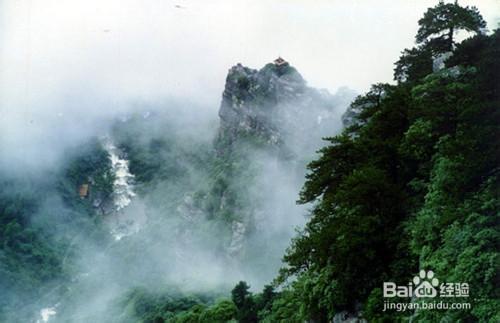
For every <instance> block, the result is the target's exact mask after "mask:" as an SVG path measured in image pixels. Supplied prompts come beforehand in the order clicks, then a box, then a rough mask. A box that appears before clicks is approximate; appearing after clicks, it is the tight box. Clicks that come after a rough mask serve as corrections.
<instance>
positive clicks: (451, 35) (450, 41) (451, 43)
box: [448, 27, 455, 52]
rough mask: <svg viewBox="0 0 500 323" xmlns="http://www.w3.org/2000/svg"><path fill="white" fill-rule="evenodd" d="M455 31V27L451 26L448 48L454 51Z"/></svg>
mask: <svg viewBox="0 0 500 323" xmlns="http://www.w3.org/2000/svg"><path fill="white" fill-rule="evenodd" d="M454 32H455V30H454V28H453V27H450V30H449V31H448V50H449V51H450V52H451V51H453V33H454Z"/></svg>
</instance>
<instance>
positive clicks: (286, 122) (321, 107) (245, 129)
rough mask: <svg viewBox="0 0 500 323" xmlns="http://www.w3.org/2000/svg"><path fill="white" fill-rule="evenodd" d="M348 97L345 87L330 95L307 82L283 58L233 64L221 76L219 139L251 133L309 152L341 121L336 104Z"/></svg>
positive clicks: (230, 140)
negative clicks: (256, 65) (253, 65)
mask: <svg viewBox="0 0 500 323" xmlns="http://www.w3.org/2000/svg"><path fill="white" fill-rule="evenodd" d="M353 96H354V93H353V92H352V91H350V90H346V89H342V90H341V91H339V93H338V95H336V96H334V95H331V94H330V93H328V91H326V90H317V89H314V88H312V87H309V86H308V85H307V83H306V81H305V80H304V78H303V77H302V76H301V75H300V73H299V72H298V71H297V70H296V69H295V68H294V67H293V66H291V65H290V64H289V63H287V62H284V63H283V62H280V63H279V64H278V63H276V62H275V63H269V64H267V65H265V66H264V67H263V68H261V69H260V70H256V69H251V68H248V67H245V66H243V65H241V64H237V65H235V66H233V67H232V68H231V69H230V70H229V72H228V75H227V78H226V86H225V89H224V93H223V95H222V103H221V106H220V110H219V116H220V130H219V138H218V142H219V143H220V142H223V143H225V144H231V143H233V142H234V141H235V140H237V138H239V137H241V136H248V135H252V136H257V137H259V138H260V139H263V140H264V141H266V142H267V143H269V144H271V145H278V146H286V147H288V148H290V149H291V150H292V151H293V152H294V153H295V154H300V151H301V150H303V149H306V150H308V151H309V152H310V151H311V148H312V147H317V146H318V145H319V142H320V141H321V137H322V136H325V135H331V134H332V133H333V132H335V128H336V127H338V126H340V118H339V117H340V113H341V112H342V110H343V107H341V106H346V105H347V104H348V102H349V101H350V100H351V99H352V97H353ZM314 143H316V144H314ZM311 144H312V146H311ZM218 148H219V149H220V148H221V145H219V146H218ZM222 148H227V145H226V146H224V145H222Z"/></svg>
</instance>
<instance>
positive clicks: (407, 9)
mask: <svg viewBox="0 0 500 323" xmlns="http://www.w3.org/2000/svg"><path fill="white" fill-rule="evenodd" d="M435 3H437V1H423V0H418V1H416V0H414V1H399V0H398V1H396V0H394V1H387V0H385V1H376V2H375V1H368V0H366V1H320V0H315V1H305V0H303V1H298V0H296V1H291V0H290V1H284V0H280V1H256V0H252V1H235V0H228V1H220V0H217V1H208V0H203V1H202V0H175V1H174V0H108V1H103V0H79V1H77V0H64V1H60V0H0V129H1V130H0V131H1V132H2V133H1V136H0V137H2V141H3V142H1V141H0V148H2V146H3V147H4V148H5V144H6V143H7V144H10V145H15V146H22V145H23V140H22V138H24V139H25V142H30V141H31V140H32V139H33V137H46V136H47V131H48V130H47V128H54V127H56V128H57V127H58V126H61V124H62V123H63V122H60V123H59V125H58V124H57V123H55V121H54V120H53V119H52V118H55V116H57V117H62V116H68V115H69V116H72V117H73V122H74V123H77V124H78V125H80V126H81V125H82V124H85V122H87V123H89V126H91V125H93V124H94V119H93V117H94V116H102V115H111V114H113V113H116V111H120V110H121V109H123V107H125V106H126V105H127V103H128V102H131V101H139V102H140V101H149V102H157V101H158V100H163V99H165V98H171V97H176V98H181V99H183V98H189V99H190V100H192V101H194V102H198V103H200V102H202V103H203V104H204V105H205V106H206V107H208V108H211V109H213V110H214V111H215V110H216V109H218V106H219V103H220V97H221V93H222V90H223V87H224V79H225V76H226V73H227V70H228V69H229V67H231V66H232V65H234V64H235V63H238V62H241V63H243V64H245V65H248V66H251V67H254V68H260V67H262V66H263V65H264V64H265V63H267V62H270V61H272V60H273V59H274V58H276V57H277V56H278V55H281V56H283V57H284V58H285V59H287V60H289V61H290V62H291V63H292V64H293V65H294V66H296V67H297V68H298V70H299V71H300V72H301V73H302V74H303V76H304V77H305V78H306V79H307V80H308V81H309V83H310V84H311V85H313V86H316V87H321V88H327V89H329V90H331V91H332V92H333V91H335V90H336V89H337V88H338V87H339V86H343V85H346V86H348V87H351V88H353V89H355V90H357V91H359V92H362V91H365V90H366V89H368V87H369V85H370V84H371V83H374V82H380V81H391V79H392V69H393V66H392V64H393V62H394V61H396V60H397V58H398V56H399V53H400V51H401V50H402V49H403V48H405V47H410V46H412V45H413V37H414V35H415V33H416V30H417V21H418V19H419V18H420V17H421V16H422V14H423V12H424V11H425V9H426V8H427V7H428V6H432V5H433V4H435ZM460 3H461V4H474V5H476V6H478V7H479V9H480V11H481V12H482V14H483V16H484V17H485V19H486V20H487V21H488V25H489V27H490V29H493V28H494V27H496V26H498V21H499V16H498V13H499V12H500V1H498V0H480V1H465V0H461V1H460ZM96 113H97V114H96ZM56 120H57V119H56ZM60 120H62V119H60ZM64 124H66V125H70V124H71V120H68V119H64ZM67 129H74V128H73V127H69V128H67ZM67 129H66V130H67ZM76 131H77V132H78V131H80V129H77V130H76ZM20 133H21V134H22V136H21V137H22V138H21V137H20ZM54 136H56V137H58V139H61V140H62V139H64V138H59V137H64V136H61V133H60V132H59V133H56V134H54Z"/></svg>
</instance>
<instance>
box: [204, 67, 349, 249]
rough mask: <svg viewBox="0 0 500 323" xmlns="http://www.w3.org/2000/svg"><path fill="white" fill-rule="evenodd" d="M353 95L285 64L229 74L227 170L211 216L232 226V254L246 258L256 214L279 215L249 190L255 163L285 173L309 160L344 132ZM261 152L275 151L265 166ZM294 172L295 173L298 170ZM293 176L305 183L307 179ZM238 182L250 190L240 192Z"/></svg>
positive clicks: (224, 131)
mask: <svg viewBox="0 0 500 323" xmlns="http://www.w3.org/2000/svg"><path fill="white" fill-rule="evenodd" d="M354 96H355V93H354V92H353V91H351V90H349V89H346V88H342V89H341V90H339V92H338V93H337V94H336V95H332V94H330V93H329V92H328V91H326V90H318V89H315V88H312V87H310V86H308V85H307V83H306V81H305V80H304V78H303V77H302V76H301V75H300V73H299V72H298V71H297V70H296V69H295V68H294V67H293V66H291V65H290V64H289V63H288V62H286V61H284V60H282V59H278V60H276V61H275V62H274V63H269V64H267V65H265V66H264V67H263V68H262V69H260V70H256V69H251V68H248V67H245V66H243V65H241V64H237V65H235V66H233V67H232V68H231V69H229V72H228V75H227V78H226V85H225V89H224V92H223V95H222V102H221V106H220V110H219V117H220V127H219V132H218V136H217V139H216V142H215V149H216V151H217V155H218V158H219V159H220V160H221V164H224V165H225V167H224V170H223V171H222V172H219V173H218V174H217V175H216V178H217V180H214V182H215V183H216V185H214V189H213V190H212V193H211V196H212V198H211V200H212V201H213V200H215V201H216V202H215V203H213V205H216V207H215V208H214V209H213V210H212V216H213V217H214V218H225V219H226V221H228V222H229V223H231V225H230V226H231V229H230V230H231V234H230V238H229V239H230V241H228V242H227V251H228V254H229V255H231V256H237V255H238V254H239V253H241V252H242V250H243V249H244V246H245V237H246V236H247V235H249V234H251V232H252V230H257V229H258V228H257V227H256V225H255V223H253V221H254V219H253V218H254V216H255V214H256V213H259V214H263V217H264V218H266V216H267V217H271V216H277V215H276V214H267V213H266V212H265V211H264V210H261V209H260V207H259V201H256V200H255V198H254V197H253V196H251V194H249V193H248V192H247V191H246V190H248V187H252V185H253V184H252V181H253V180H254V178H253V177H255V176H257V177H258V176H260V175H258V174H254V175H252V172H251V171H249V169H250V168H252V167H253V166H252V163H255V162H256V161H255V160H258V161H257V163H259V162H261V163H277V164H279V165H280V166H278V167H279V168H281V169H283V168H284V167H285V166H284V165H283V164H284V163H287V162H290V161H292V162H300V163H302V162H303V161H304V160H309V159H310V158H309V156H313V154H314V152H315V151H316V150H317V149H318V148H320V147H321V146H322V144H323V143H322V138H323V137H326V136H332V135H334V134H335V132H336V131H337V130H339V129H340V128H341V120H340V116H341V113H342V112H343V111H344V110H345V107H347V105H348V104H349V102H350V101H351V100H352V98H353V97H354ZM248 142H251V143H252V145H251V146H250V147H252V148H244V150H245V149H247V150H245V152H243V153H242V152H241V150H242V148H241V147H242V146H243V147H248V146H245V144H246V143H248ZM243 143H244V144H243ZM250 150H251V152H250ZM259 150H265V151H267V152H268V153H269V151H271V153H270V154H268V155H266V156H267V157H266V158H268V159H266V161H265V162H262V160H261V159H259V158H257V157H255V156H254V155H255V154H256V153H257V152H258V151H259ZM247 152H248V154H247V155H246V153H247ZM273 152H274V153H273ZM269 155H270V156H271V157H270V156H269ZM273 156H274V157H273ZM303 166H305V165H302V167H300V169H303V168H304V167H303ZM287 167H288V166H287ZM257 168H258V167H257ZM297 169H298V168H297ZM290 171H291V172H293V171H294V170H293V166H291V168H290ZM290 176H292V177H293V176H297V177H298V178H299V177H300V178H302V176H303V174H302V173H301V174H300V175H298V174H295V175H293V174H290ZM239 183H245V184H246V186H247V187H245V186H244V187H243V188H241V187H240V186H241V184H239ZM249 200H250V202H249ZM245 205H246V207H245ZM249 205H251V207H250V206H249ZM249 209H251V210H249ZM261 221H262V219H261Z"/></svg>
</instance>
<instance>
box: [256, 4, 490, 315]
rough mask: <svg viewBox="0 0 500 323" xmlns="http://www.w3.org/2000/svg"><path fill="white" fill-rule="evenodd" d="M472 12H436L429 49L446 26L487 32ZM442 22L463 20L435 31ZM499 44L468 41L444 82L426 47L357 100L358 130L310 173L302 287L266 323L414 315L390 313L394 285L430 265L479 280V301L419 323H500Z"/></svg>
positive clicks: (298, 250) (329, 149) (424, 33)
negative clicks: (387, 293) (391, 82)
mask: <svg viewBox="0 0 500 323" xmlns="http://www.w3.org/2000/svg"><path fill="white" fill-rule="evenodd" d="M445 9H446V10H456V12H454V11H453V12H452V11H446V10H445ZM462 9H463V8H462ZM462 9H460V8H458V6H457V5H444V4H439V5H438V6H437V8H435V9H430V10H429V11H428V13H427V14H426V16H425V17H424V19H422V20H421V22H420V24H421V29H420V31H419V35H418V37H419V39H420V41H421V42H423V41H424V40H426V39H427V38H428V37H430V36H433V35H434V34H436V33H440V32H441V30H442V29H443V28H444V29H446V28H448V29H449V28H452V29H453V30H457V29H465V30H468V31H477V32H478V31H479V29H480V28H483V27H484V24H483V23H482V22H481V21H482V20H481V19H479V18H480V16H479V14H478V13H477V16H476V18H474V19H476V20H474V19H472V18H471V17H466V18H463V15H464V14H467V15H472V16H473V15H474V13H475V11H474V9H466V11H463V10H462ZM442 10H444V11H445V12H440V11H442ZM464 10H465V9H464ZM432 15H438V16H439V17H438V18H439V19H441V18H442V17H444V18H443V19H445V20H446V19H453V21H451V22H446V23H444V22H443V23H441V22H439V19H438V20H437V21H438V23H437V25H436V26H434V25H432V23H431V22H430V19H431V18H430V17H432ZM447 15H450V16H449V17H448V16H447ZM461 17H462V18H461ZM478 17H479V18H478ZM469 18H470V19H472V20H470V19H469ZM460 19H465V20H466V21H463V22H460V21H459V20H460ZM467 19H469V20H467ZM471 21H473V22H474V24H475V25H474V24H472V23H471ZM473 25H474V26H475V27H473ZM452 33H453V32H452ZM498 39H499V31H498V30H497V31H495V32H494V34H493V35H491V36H484V35H478V36H476V37H474V38H471V39H468V40H466V41H465V42H464V43H463V44H459V45H458V46H457V48H456V50H455V52H454V54H453V57H452V58H451V59H450V60H449V61H448V62H447V64H448V68H445V69H443V70H441V71H439V72H436V73H432V70H431V69H430V68H429V66H430V65H428V64H429V62H430V61H429V60H430V58H431V54H430V52H429V51H427V50H424V49H423V48H424V47H421V48H420V49H414V50H410V51H406V52H405V55H406V56H405V57H403V58H402V60H400V62H398V63H397V68H396V74H397V75H400V76H401V75H405V77H401V78H398V80H399V84H398V85H397V86H388V85H376V86H375V87H374V88H372V89H371V91H369V92H368V93H367V94H366V95H365V96H360V97H358V98H357V99H356V100H355V101H354V102H353V104H352V105H351V108H350V111H349V113H351V115H350V116H349V118H350V120H354V122H353V123H352V124H351V125H350V126H349V127H348V128H346V129H345V131H344V132H343V133H342V134H340V135H338V136H336V137H333V138H327V140H328V142H329V145H327V146H326V147H324V148H322V149H321V150H320V152H319V153H320V156H319V158H318V159H317V160H316V161H313V162H312V163H311V164H310V165H309V173H308V174H307V177H306V183H305V185H304V188H303V190H302V192H301V195H300V200H299V202H300V203H308V202H313V203H314V207H313V210H312V214H311V219H310V221H309V222H308V224H307V225H306V227H305V229H304V230H303V231H301V232H300V234H299V235H298V236H297V237H296V238H295V239H294V240H293V242H292V245H291V246H290V248H289V250H288V251H287V253H286V255H285V257H284V261H285V263H286V266H285V267H284V268H283V269H282V270H281V272H280V276H279V277H278V279H277V282H278V283H284V282H286V281H288V280H292V283H291V284H290V285H289V287H287V288H286V289H285V290H283V291H282V292H281V293H280V294H279V295H278V296H277V297H276V298H275V301H274V302H273V306H272V310H271V312H268V313H267V314H266V315H265V316H264V318H263V320H264V321H266V320H268V321H280V320H285V318H286V317H287V316H289V317H290V318H291V319H290V320H291V321H297V322H299V321H304V320H314V321H319V322H321V321H327V320H331V319H332V318H333V316H334V315H335V314H337V313H339V312H340V311H344V310H347V311H350V312H355V313H357V314H358V315H362V316H363V317H364V318H367V319H368V320H369V321H374V322H385V321H397V320H404V319H405V316H409V315H412V313H404V314H401V313H399V314H398V313H383V312H382V306H383V298H382V295H381V286H382V282H383V281H388V280H390V281H396V282H401V283H403V284H405V283H406V282H407V281H408V280H409V279H410V278H411V273H413V272H417V271H418V269H419V268H432V269H433V270H434V271H435V272H436V273H438V274H439V275H440V278H441V279H443V280H445V281H461V282H469V284H470V286H471V293H473V294H474V295H471V296H472V298H471V302H472V303H473V304H472V310H462V311H453V310H448V311H420V312H418V313H417V314H416V316H415V317H414V319H418V320H420V321H442V320H443V321H459V320H464V321H481V322H487V321H495V320H497V319H498V317H499V312H498V307H499V306H498V304H499V294H498V288H496V287H495V286H497V285H496V284H497V282H498V279H499V277H498V265H499V257H500V255H499V253H498V245H499V243H500V241H499V237H500V234H499V232H498V231H499V226H498V223H500V219H499V213H498V209H499V204H498V203H499V200H498V187H499V185H498V184H499V183H498V175H499V174H498V172H499V169H498V165H500V160H499V159H500V158H499V157H500V156H499V154H498V151H500V141H499V140H498V138H500V130H499V127H498V124H499V123H500V115H499V111H498V102H499V101H498V100H499V91H498V84H499V82H498V81H499V76H498V73H491V72H490V71H489V68H491V67H496V66H498V64H499V62H498V61H499V59H498V57H500V55H498V54H499V49H500V48H499V46H500V42H499V41H498ZM476 50H480V53H481V54H480V55H479V54H477V53H475V51H476ZM450 64H453V65H450ZM487 66H488V67H487ZM472 289H474V290H475V291H474V292H472ZM289 304H294V306H295V309H296V311H295V312H294V313H292V312H291V311H289V310H288V305H289ZM360 308H361V310H360Z"/></svg>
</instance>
